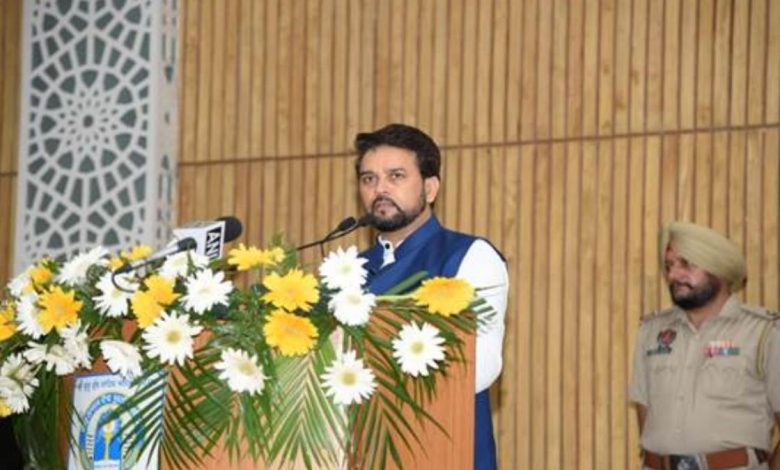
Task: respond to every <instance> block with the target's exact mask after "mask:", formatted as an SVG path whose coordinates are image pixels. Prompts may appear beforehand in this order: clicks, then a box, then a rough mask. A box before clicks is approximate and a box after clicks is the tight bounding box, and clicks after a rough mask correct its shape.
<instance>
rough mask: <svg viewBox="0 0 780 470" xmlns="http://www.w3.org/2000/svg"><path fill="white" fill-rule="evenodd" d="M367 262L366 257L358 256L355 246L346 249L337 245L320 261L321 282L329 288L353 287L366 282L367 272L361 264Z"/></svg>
mask: <svg viewBox="0 0 780 470" xmlns="http://www.w3.org/2000/svg"><path fill="white" fill-rule="evenodd" d="M367 262H368V260H367V259H365V258H361V257H360V256H358V250H357V248H356V247H355V246H351V247H349V248H347V250H346V251H344V250H342V249H341V247H339V248H338V250H336V251H331V252H330V254H329V255H328V256H327V257H326V258H325V259H324V260H323V261H322V264H321V265H320V269H319V272H320V276H321V277H322V280H323V283H324V284H325V285H326V286H327V287H329V288H331V289H348V288H352V289H355V288H358V287H360V286H362V285H363V284H364V283H365V282H366V275H367V272H366V270H365V269H364V268H363V265H364V264H365V263H367Z"/></svg>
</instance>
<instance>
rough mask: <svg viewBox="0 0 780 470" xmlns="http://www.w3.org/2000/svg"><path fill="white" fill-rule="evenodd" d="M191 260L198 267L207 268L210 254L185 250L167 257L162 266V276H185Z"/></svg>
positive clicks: (169, 277) (167, 277)
mask: <svg viewBox="0 0 780 470" xmlns="http://www.w3.org/2000/svg"><path fill="white" fill-rule="evenodd" d="M190 261H191V262H192V264H193V266H195V268H196V269H202V268H205V267H206V266H208V264H209V258H208V256H205V255H201V254H198V253H196V252H195V251H194V250H188V251H183V252H181V253H176V254H175V255H173V256H169V257H168V258H166V259H165V262H164V263H163V265H162V267H160V271H159V273H160V276H162V277H164V278H166V279H175V278H177V277H185V276H187V274H188V269H189V264H190Z"/></svg>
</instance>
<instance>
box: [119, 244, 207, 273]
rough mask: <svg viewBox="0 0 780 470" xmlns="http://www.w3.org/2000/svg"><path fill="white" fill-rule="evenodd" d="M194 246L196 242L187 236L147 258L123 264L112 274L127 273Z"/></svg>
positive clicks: (191, 248)
mask: <svg viewBox="0 0 780 470" xmlns="http://www.w3.org/2000/svg"><path fill="white" fill-rule="evenodd" d="M196 246H197V242H196V241H195V239H194V238H191V237H188V238H184V239H182V240H178V241H177V242H176V243H174V244H173V245H169V246H167V247H165V248H163V249H162V250H159V251H158V252H156V253H154V254H153V255H151V256H150V257H148V258H144V259H142V260H138V261H134V262H132V263H127V264H125V265H124V266H122V267H120V268H119V269H117V270H116V271H114V275H115V276H116V275H119V274H124V273H129V272H130V271H135V270H136V269H139V268H142V267H144V266H147V265H149V264H152V263H155V262H157V261H160V260H163V259H165V258H167V257H169V256H172V255H175V254H176V253H181V252H182V251H187V250H193V249H195V247H196Z"/></svg>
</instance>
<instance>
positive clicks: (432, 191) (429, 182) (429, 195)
mask: <svg viewBox="0 0 780 470" xmlns="http://www.w3.org/2000/svg"><path fill="white" fill-rule="evenodd" d="M440 184H441V181H439V178H438V177H436V176H430V177H428V178H425V181H424V185H425V201H426V202H427V203H428V204H433V201H435V200H436V196H437V195H438V194H439V185H440Z"/></svg>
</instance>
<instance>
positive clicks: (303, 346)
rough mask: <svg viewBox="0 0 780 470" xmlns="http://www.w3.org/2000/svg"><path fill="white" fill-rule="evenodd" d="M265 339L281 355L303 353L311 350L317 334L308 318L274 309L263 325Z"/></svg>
mask: <svg viewBox="0 0 780 470" xmlns="http://www.w3.org/2000/svg"><path fill="white" fill-rule="evenodd" d="M263 333H264V334H265V341H266V342H267V343H268V344H269V345H271V346H275V347H277V348H279V352H281V353H282V355H283V356H297V355H303V354H306V353H307V352H309V351H311V349H312V348H313V347H314V343H315V341H316V340H317V337H318V336H319V333H318V332H317V328H316V327H315V326H314V324H313V323H312V322H311V320H309V319H308V318H304V317H299V316H298V315H294V314H292V313H287V312H285V311H284V310H276V311H274V312H273V313H272V314H271V317H270V318H269V319H268V322H267V323H266V324H265V326H263Z"/></svg>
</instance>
